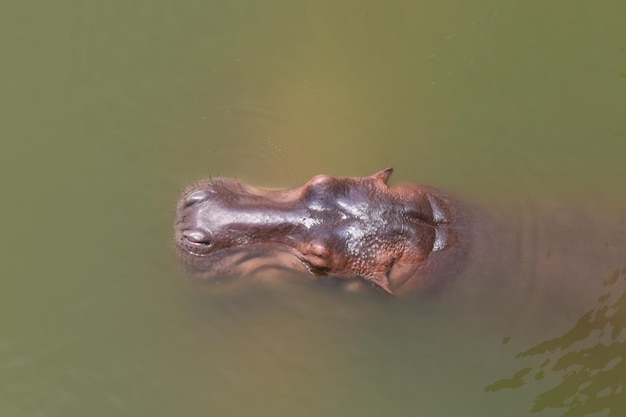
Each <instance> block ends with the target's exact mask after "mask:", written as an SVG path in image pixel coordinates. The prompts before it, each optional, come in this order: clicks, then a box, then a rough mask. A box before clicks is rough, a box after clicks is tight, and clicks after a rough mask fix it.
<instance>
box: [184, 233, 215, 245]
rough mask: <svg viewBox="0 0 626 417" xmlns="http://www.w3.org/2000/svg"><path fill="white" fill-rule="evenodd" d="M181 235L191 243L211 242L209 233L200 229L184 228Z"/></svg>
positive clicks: (208, 243) (207, 243) (205, 243)
mask: <svg viewBox="0 0 626 417" xmlns="http://www.w3.org/2000/svg"><path fill="white" fill-rule="evenodd" d="M183 237H184V238H185V239H187V240H188V241H190V242H192V243H200V244H203V245H210V244H211V239H210V237H209V235H208V234H207V233H205V232H203V231H202V230H185V231H183Z"/></svg>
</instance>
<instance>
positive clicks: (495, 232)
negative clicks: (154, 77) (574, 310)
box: [175, 168, 626, 309]
mask: <svg viewBox="0 0 626 417" xmlns="http://www.w3.org/2000/svg"><path fill="white" fill-rule="evenodd" d="M391 172H392V170H391V169H390V168H389V169H385V170H383V171H380V172H378V173H376V174H374V175H371V176H369V177H358V178H343V177H331V176H326V175H319V176H316V177H314V178H313V179H311V180H310V181H309V182H307V183H306V184H305V185H303V186H302V187H299V188H294V189H290V190H265V189H259V188H254V187H251V186H248V185H244V184H242V183H240V182H238V181H235V180H231V179H224V178H217V179H213V180H209V181H204V182H200V183H198V184H196V185H194V186H192V187H190V188H189V189H187V190H186V191H185V192H184V193H183V195H182V196H181V199H180V201H179V203H178V208H177V220H176V226H175V229H176V238H175V239H176V244H177V247H178V249H179V252H180V254H181V256H182V258H183V259H184V261H185V263H186V264H187V265H188V266H189V267H190V269H191V270H192V271H193V272H194V273H195V274H196V275H197V276H199V277H201V278H206V279H217V280H218V281H223V279H231V278H233V277H236V276H248V275H254V274H255V273H257V272H258V271H261V270H264V269H265V268H274V269H276V268H282V269H286V270H290V271H292V270H294V271H298V270H299V271H303V272H305V273H307V275H308V276H311V277H314V276H317V277H318V279H322V280H328V279H332V280H333V282H338V283H340V284H346V285H348V286H350V287H356V288H359V287H373V288H375V289H378V290H379V291H382V292H387V293H392V294H407V293H414V294H415V293H417V294H424V293H426V292H432V291H438V290H440V289H442V288H446V290H447V293H454V292H455V291H456V292H457V294H460V295H461V297H462V299H468V298H474V299H482V300H494V299H501V300H502V302H503V303H506V307H507V308H511V309H515V308H517V307H516V306H515V304H513V303H512V302H511V301H510V300H512V299H520V300H521V299H523V300H525V301H524V303H527V302H528V300H531V299H532V300H533V301H532V302H533V303H535V302H540V301H538V299H537V297H538V296H541V297H544V298H545V303H548V304H550V305H556V304H558V303H561V302H565V301H567V302H569V303H570V304H572V305H575V306H579V305H580V300H588V299H594V300H595V298H594V297H595V294H597V293H598V291H601V282H602V280H603V279H604V278H606V276H607V274H608V273H610V272H611V271H612V270H614V269H615V268H622V267H624V266H626V256H625V254H626V251H624V248H625V247H626V233H625V229H626V228H625V227H624V224H625V223H626V221H625V220H624V216H623V215H622V214H620V215H619V216H618V217H619V218H618V219H617V220H616V221H613V219H612V218H611V217H610V216H606V215H603V214H601V213H600V211H599V209H598V207H599V205H598V204H596V205H594V206H593V207H592V209H587V210H584V209H582V210H577V209H578V208H580V207H582V204H581V202H576V204H566V205H564V206H563V205H560V206H559V205H550V204H547V205H546V207H542V208H541V210H534V209H532V210H525V209H524V208H520V207H514V209H513V210H509V211H506V212H502V211H501V210H500V211H498V210H494V211H489V210H486V209H484V208H478V207H474V206H471V205H469V204H464V203H461V202H460V201H458V200H457V199H455V198H453V197H451V196H449V195H447V194H445V193H443V192H441V191H438V190H435V189H433V188H429V187H425V186H421V185H417V184H412V183H405V184H399V185H395V186H388V185H387V180H388V179H389V176H390V175H391ZM563 207H565V208H563ZM536 213H539V214H536ZM598 283H600V284H598ZM468 295H470V296H478V297H468ZM581 295H582V297H581ZM542 302H544V301H542Z"/></svg>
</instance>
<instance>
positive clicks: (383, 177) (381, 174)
mask: <svg viewBox="0 0 626 417" xmlns="http://www.w3.org/2000/svg"><path fill="white" fill-rule="evenodd" d="M392 172H393V168H385V169H383V170H382V171H378V172H377V173H376V174H374V175H372V178H374V179H376V180H379V181H382V182H383V183H385V184H387V180H389V177H390V176H391V173H392Z"/></svg>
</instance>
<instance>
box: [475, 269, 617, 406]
mask: <svg viewBox="0 0 626 417" xmlns="http://www.w3.org/2000/svg"><path fill="white" fill-rule="evenodd" d="M625 284H626V267H624V268H622V269H621V270H620V269H617V270H615V271H614V272H613V273H612V274H611V276H610V277H609V278H608V279H606V280H604V282H603V285H604V287H605V289H606V291H605V292H604V294H603V295H602V296H600V297H599V298H598V301H599V303H600V304H599V305H598V306H597V307H596V308H594V309H592V310H590V311H588V312H587V313H585V314H584V315H583V316H582V317H580V319H578V321H577V322H576V325H575V326H574V327H573V328H571V329H570V330H569V331H567V332H565V333H564V334H562V335H561V336H558V337H555V338H554V339H550V340H546V341H543V342H541V343H539V344H537V345H535V346H533V347H531V348H529V349H527V350H525V351H523V352H520V353H518V354H517V355H516V358H517V359H525V360H529V359H528V358H530V357H535V358H537V359H539V360H541V359H544V360H543V361H542V362H541V364H540V365H539V366H528V367H525V368H523V369H521V370H519V371H517V372H515V373H514V375H513V376H511V377H510V378H504V379H501V380H499V381H496V382H494V383H493V384H491V385H488V386H487V387H485V391H486V392H496V391H500V390H503V389H507V388H509V389H513V388H520V387H522V386H524V385H526V384H528V383H530V381H531V380H533V379H534V380H535V381H540V380H544V379H548V377H555V378H557V380H559V381H560V382H559V383H558V385H556V386H554V387H552V388H550V389H548V390H547V391H545V392H542V393H540V394H539V395H537V396H536V398H535V401H534V404H533V406H532V408H531V410H530V411H531V412H533V413H538V412H542V411H544V410H547V409H562V410H563V414H561V416H562V417H578V416H588V415H591V414H595V413H599V412H608V414H602V415H606V416H608V417H618V416H623V415H624V414H623V413H624V411H625V410H626V392H625V389H626V387H625V385H626V360H625V359H626V345H625V340H624V339H626V337H624V336H625V335H626V332H624V331H623V330H624V328H625V327H626V290H625V289H624V285H625ZM505 343H506V342H505Z"/></svg>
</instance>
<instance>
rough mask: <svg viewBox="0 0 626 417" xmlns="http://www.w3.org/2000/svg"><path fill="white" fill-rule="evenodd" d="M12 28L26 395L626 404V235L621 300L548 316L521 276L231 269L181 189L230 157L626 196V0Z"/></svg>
mask: <svg viewBox="0 0 626 417" xmlns="http://www.w3.org/2000/svg"><path fill="white" fill-rule="evenodd" d="M0 51H2V53H1V56H2V58H0V121H1V123H0V144H1V148H0V173H1V174H2V175H0V178H1V180H0V181H2V190H3V198H2V201H1V202H0V219H2V220H1V222H2V234H1V235H2V238H0V245H1V246H0V248H1V250H2V254H3V255H2V263H1V267H0V268H1V269H0V271H1V272H0V277H1V278H0V297H1V298H0V329H1V330H0V415H2V416H17V417H21V416H28V417H30V416H63V417H68V416H86V415H89V416H117V415H119V416H173V415H184V416H207V415H211V416H242V415H243V416H245V415H250V416H270V415H271V416H278V415H285V416H320V415H325V416H359V417H362V416H380V415H387V416H406V415H414V416H428V417H436V416H472V415H476V416H478V415H494V416H495V415H500V416H526V415H541V416H544V415H545V416H568V417H571V416H587V415H589V416H621V415H624V413H626V393H625V392H624V390H625V389H626V388H625V387H624V385H625V383H626V378H625V377H624V375H626V372H625V371H624V370H623V366H624V356H625V355H626V347H625V346H624V335H623V334H622V330H623V327H624V322H625V321H626V313H624V308H625V306H626V301H625V296H624V293H623V285H622V286H620V284H621V283H623V282H625V272H624V267H626V247H624V248H623V249H624V253H625V255H624V258H623V261H617V262H614V263H611V264H601V265H599V267H598V268H597V273H595V274H593V275H594V276H593V277H590V279H591V280H595V281H596V282H598V285H600V286H601V288H599V289H598V292H599V293H602V294H605V295H604V296H602V297H600V298H599V299H598V300H597V303H596V304H595V305H593V306H591V307H585V308H581V311H579V312H577V313H576V314H571V315H567V314H560V312H559V311H558V309H557V308H556V307H555V308H554V309H546V306H545V305H544V306H542V307H541V308H543V309H545V310H540V311H534V313H535V314H533V315H532V317H533V318H534V319H533V320H525V317H522V316H519V317H518V316H516V315H515V314H511V313H510V312H509V313H507V314H500V313H499V311H500V309H499V308H500V306H501V305H505V304H506V302H507V300H494V302H493V304H492V305H490V303H475V302H472V300H462V299H461V300H457V301H458V302H455V303H453V302H450V301H446V300H445V299H444V300H430V301H428V300H426V301H423V302H420V303H416V302H408V301H405V300H400V301H394V300H389V299H381V298H380V297H378V296H377V295H375V294H374V295H372V294H370V295H358V294H357V295H355V294H339V293H336V292H334V291H332V290H329V289H328V288H319V287H316V286H310V285H301V286H300V285H296V286H277V287H276V288H253V289H251V290H250V291H247V292H244V293H241V294H236V295H233V294H229V295H207V294H206V293H200V292H198V291H196V290H195V289H194V288H193V287H192V288H190V287H189V286H188V285H186V284H185V281H184V279H183V274H182V272H181V271H180V268H179V265H178V263H177V260H176V257H175V255H174V251H173V243H172V223H173V211H174V206H175V202H176V199H177V198H178V195H179V192H180V191H181V190H182V188H184V187H185V186H186V185H187V184H189V183H190V182H193V181H195V180H197V179H201V178H204V177H208V176H210V175H211V176H217V175H224V176H231V177H236V178H238V179H241V180H244V181H247V182H250V183H253V184H255V185H259V186H276V187H291V186H297V185H300V184H301V183H303V182H304V181H306V180H307V179H309V178H310V177H311V176H313V175H314V174H318V173H327V174H332V175H343V176H357V175H359V176H360V175H368V174H371V173H373V172H375V171H377V170H379V169H382V168H384V167H386V166H394V167H395V168H396V173H395V174H394V177H395V181H402V180H404V181H416V182H421V183H425V184H430V185H433V186H436V187H439V188H442V189H446V190H450V191H451V192H454V193H456V194H458V195H460V196H462V197H464V198H467V199H470V200H473V201H475V202H479V203H482V204H485V205H486V206H491V207H495V208H497V207H498V206H500V205H501V204H505V203H506V202H511V201H522V202H525V201H540V202H541V201H545V200H546V199H548V200H553V199H556V200H560V199H562V200H563V201H580V202H581V205H583V206H591V207H593V206H594V204H595V205H596V207H597V208H598V209H599V212H600V211H602V212H609V213H614V215H615V217H616V219H620V218H621V219H623V213H624V212H625V209H624V208H625V207H626V193H625V192H624V191H625V188H624V179H625V178H626V169H625V168H624V165H625V161H626V110H625V109H626V3H624V2H623V1H617V0H613V1H605V2H595V3H589V2H565V1H553V2H543V1H530V2H528V1H527V2H521V1H505V2H493V1H481V2H472V3H469V2H460V1H444V2H434V1H430V2H411V1H392V2H372V1H358V2H357V1H340V0H336V1H319V2H302V1H271V0H270V1H264V2H252V1H239V2H232V1H230V2H227V1H223V2H217V1H206V2H200V1H193V0H182V1H177V2H166V1H162V0H155V1H143V0H140V1H135V2H118V1H113V2H95V1H88V2H84V1H69V0H60V1H56V2H48V1H41V0H39V1H37V0H35V1H31V2H22V1H16V0H8V1H5V2H4V3H3V4H2V5H0ZM583 203H584V204H583ZM600 209H601V210H600ZM528 215H529V216H533V214H532V213H529V214H528ZM620 216H621V217H620ZM616 224H622V225H623V222H622V223H619V221H616ZM578 227H581V225H577V224H573V225H572V228H578ZM581 230H582V231H583V232H582V233H584V230H585V229H584V227H582V228H581ZM618 232H619V231H618ZM622 236H623V234H622ZM612 244H613V243H612V242H607V245H608V246H610V245H612ZM617 244H619V242H618V243H617ZM503 250H507V248H503ZM494 256H498V255H497V254H494ZM573 262H574V265H573V266H574V267H575V266H576V263H577V262H578V263H580V265H583V264H586V263H587V262H588V260H585V259H580V260H574V261H573ZM569 267H571V265H570V266H569ZM512 296H515V294H512ZM515 301H516V302H520V300H515ZM523 301H524V300H523V299H522V303H523ZM529 302H530V301H529ZM528 309H529V310H532V306H530V307H529V308H528ZM525 311H526V310H525ZM544 311H545V312H546V315H545V320H538V319H536V317H541V313H542V312H544ZM551 317H558V319H553V318H551ZM537 413H538V414H537Z"/></svg>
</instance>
